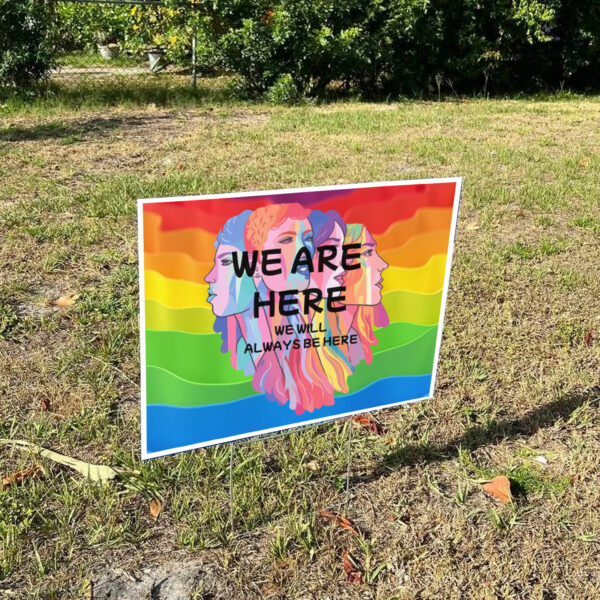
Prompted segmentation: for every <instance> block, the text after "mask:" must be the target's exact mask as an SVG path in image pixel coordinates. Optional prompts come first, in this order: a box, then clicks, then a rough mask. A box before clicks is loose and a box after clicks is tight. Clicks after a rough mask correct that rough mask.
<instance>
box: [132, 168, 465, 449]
mask: <svg viewBox="0 0 600 600" xmlns="http://www.w3.org/2000/svg"><path fill="white" fill-rule="evenodd" d="M460 187H461V179H433V180H424V181H405V182H402V181H394V182H385V183H367V184H360V185H342V186H331V187H318V188H303V189H292V190H276V191H263V192H246V193H239V194H219V195H212V196H198V197H184V198H157V199H148V200H140V201H139V204H138V220H139V251H140V252H139V256H140V331H141V373H142V393H141V403H142V406H141V409H142V456H143V458H152V457H156V456H162V455H166V454H172V453H174V452H179V451H182V450H190V449H192V448H200V447H203V446H209V445H212V444H218V443H223V442H229V441H232V440H237V439H240V438H246V437H250V436H254V435H258V434H264V433H268V432H274V431H279V430H283V429H289V428H292V427H296V426H299V425H306V424H309V423H318V422H321V421H327V420H331V419H335V418H339V417H344V416H348V415H353V414H356V413H360V412H363V411H367V410H374V409H379V408H385V407H389V406H395V405H397V404H401V403H405V402H413V401H417V400H424V399H426V398H431V397H432V394H433V389H434V379H435V372H436V367H437V361H438V354H439V348H440V341H441V335H442V321H443V315H444V306H445V300H446V294H447V291H448V281H449V276H450V265H451V258H452V248H453V241H454V232H455V228H456V220H457V216H458V203H459V199H460Z"/></svg>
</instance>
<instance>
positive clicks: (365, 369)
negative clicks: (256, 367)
mask: <svg viewBox="0 0 600 600" xmlns="http://www.w3.org/2000/svg"><path fill="white" fill-rule="evenodd" d="M436 337H437V327H433V328H431V329H430V330H429V331H427V332H426V333H424V334H423V335H422V336H421V337H420V338H418V339H417V340H415V341H413V342H411V343H409V344H406V345H404V346H400V347H399V348H394V349H392V350H387V351H385V352H381V353H379V354H377V355H376V356H374V357H373V362H372V363H371V364H370V365H366V364H365V363H364V362H363V363H361V364H360V365H358V366H357V367H356V371H355V373H354V375H351V376H350V377H349V378H348V385H349V391H350V392H356V391H358V390H360V389H362V388H364V387H366V386H367V385H369V384H370V383H373V382H374V381H376V380H378V379H382V378H384V377H391V376H396V375H425V374H428V373H431V372H432V369H433V357H434V353H435V343H436ZM146 387H147V396H148V403H149V404H171V405H174V406H200V405H203V404H219V403H223V402H231V401H232V400H237V399H239V398H245V397H246V396H252V395H254V394H256V392H255V391H254V389H253V388H252V384H251V383H250V381H246V382H243V383H238V384H234V385H210V384H198V383H193V382H191V381H186V380H184V379H181V378H179V377H177V376H176V375H173V374H172V373H169V372H168V371H165V370H163V369H160V368H158V367H152V366H148V367H147V368H146ZM339 395H341V394H339Z"/></svg>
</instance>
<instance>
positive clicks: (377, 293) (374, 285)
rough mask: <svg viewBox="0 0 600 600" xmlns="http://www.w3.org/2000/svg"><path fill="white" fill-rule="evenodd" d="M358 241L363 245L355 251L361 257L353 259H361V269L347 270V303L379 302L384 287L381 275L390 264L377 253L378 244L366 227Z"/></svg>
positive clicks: (368, 303) (369, 303) (371, 303)
mask: <svg viewBox="0 0 600 600" xmlns="http://www.w3.org/2000/svg"><path fill="white" fill-rule="evenodd" d="M357 241H358V242H359V243H360V245H361V246H360V250H356V251H355V252H354V253H356V254H359V253H360V258H359V259H353V260H359V261H360V269H353V270H350V271H347V272H346V280H345V281H346V304H362V305H370V306H372V305H375V304H379V303H380V302H381V288H382V287H383V279H382V277H381V275H382V273H383V271H384V270H385V269H387V268H388V266H389V265H388V264H387V263H386V262H385V260H383V258H381V256H379V254H377V244H376V243H375V240H374V239H373V237H372V236H371V234H370V233H369V232H368V230H367V229H366V227H363V232H362V234H361V236H360V239H359V240H357Z"/></svg>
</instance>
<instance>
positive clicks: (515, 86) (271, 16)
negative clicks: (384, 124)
mask: <svg viewBox="0 0 600 600" xmlns="http://www.w3.org/2000/svg"><path fill="white" fill-rule="evenodd" d="M3 1H4V2H6V1H7V0H3ZM30 1H31V2H33V0H30ZM21 2H23V0H21ZM57 10H58V11H59V17H60V19H59V23H60V24H59V26H58V33H59V36H60V39H61V47H62V48H64V49H66V50H70V51H72V50H83V49H90V48H95V46H96V44H97V43H98V42H99V41H101V42H103V43H106V42H113V43H117V44H119V45H120V47H121V49H122V50H123V51H124V52H126V53H129V54H131V55H134V56H143V55H144V53H145V52H146V50H147V49H148V48H150V47H160V48H163V49H164V50H165V51H166V56H167V60H168V61H169V62H171V63H176V64H182V65H188V66H189V65H190V62H191V43H192V42H191V40H192V32H193V31H194V29H195V30H196V31H197V36H198V45H197V56H198V66H199V70H200V72H203V73H213V72H216V71H219V70H221V71H222V70H226V71H229V72H230V73H232V74H236V75H238V76H239V77H240V78H241V79H242V80H243V86H242V88H243V91H244V93H247V94H263V93H267V92H268V98H269V100H271V101H273V102H275V101H281V102H294V101H296V99H297V97H301V96H320V95H323V94H324V93H325V90H326V89H327V87H328V86H329V85H330V84H331V83H333V82H335V83H336V85H341V86H342V87H343V88H344V89H346V90H354V91H357V92H360V94H361V95H362V97H370V96H382V95H388V96H389V95H391V96H398V95H423V94H425V95H431V94H435V95H437V96H438V97H441V96H442V95H446V94H459V93H460V94H465V93H469V94H471V93H475V94H482V95H487V94H488V93H499V92H519V91H524V92H535V91H539V90H547V89H553V90H557V89H563V88H564V87H565V86H568V87H572V88H574V89H579V90H588V89H594V88H598V87H600V3H599V2H598V1H597V0H582V1H581V2H577V3H573V2H568V0H497V1H495V2H482V1H481V0H340V1H337V2H335V1H334V0H218V1H215V2H208V1H207V0H165V4H164V5H163V6H143V7H142V6H137V5H134V6H129V5H127V6H115V5H85V4H74V3H68V2H60V3H58V4H57Z"/></svg>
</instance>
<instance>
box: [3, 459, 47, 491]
mask: <svg viewBox="0 0 600 600" xmlns="http://www.w3.org/2000/svg"><path fill="white" fill-rule="evenodd" d="M43 474H44V470H43V469H42V467H41V465H37V464H36V465H33V466H32V467H27V468H26V469H22V470H21V471H16V472H15V473H11V474H10V475H7V476H6V477H3V478H2V488H5V487H8V486H9V485H20V484H21V483H23V482H24V481H25V480H26V479H31V478H32V477H37V476H38V475H43Z"/></svg>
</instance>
